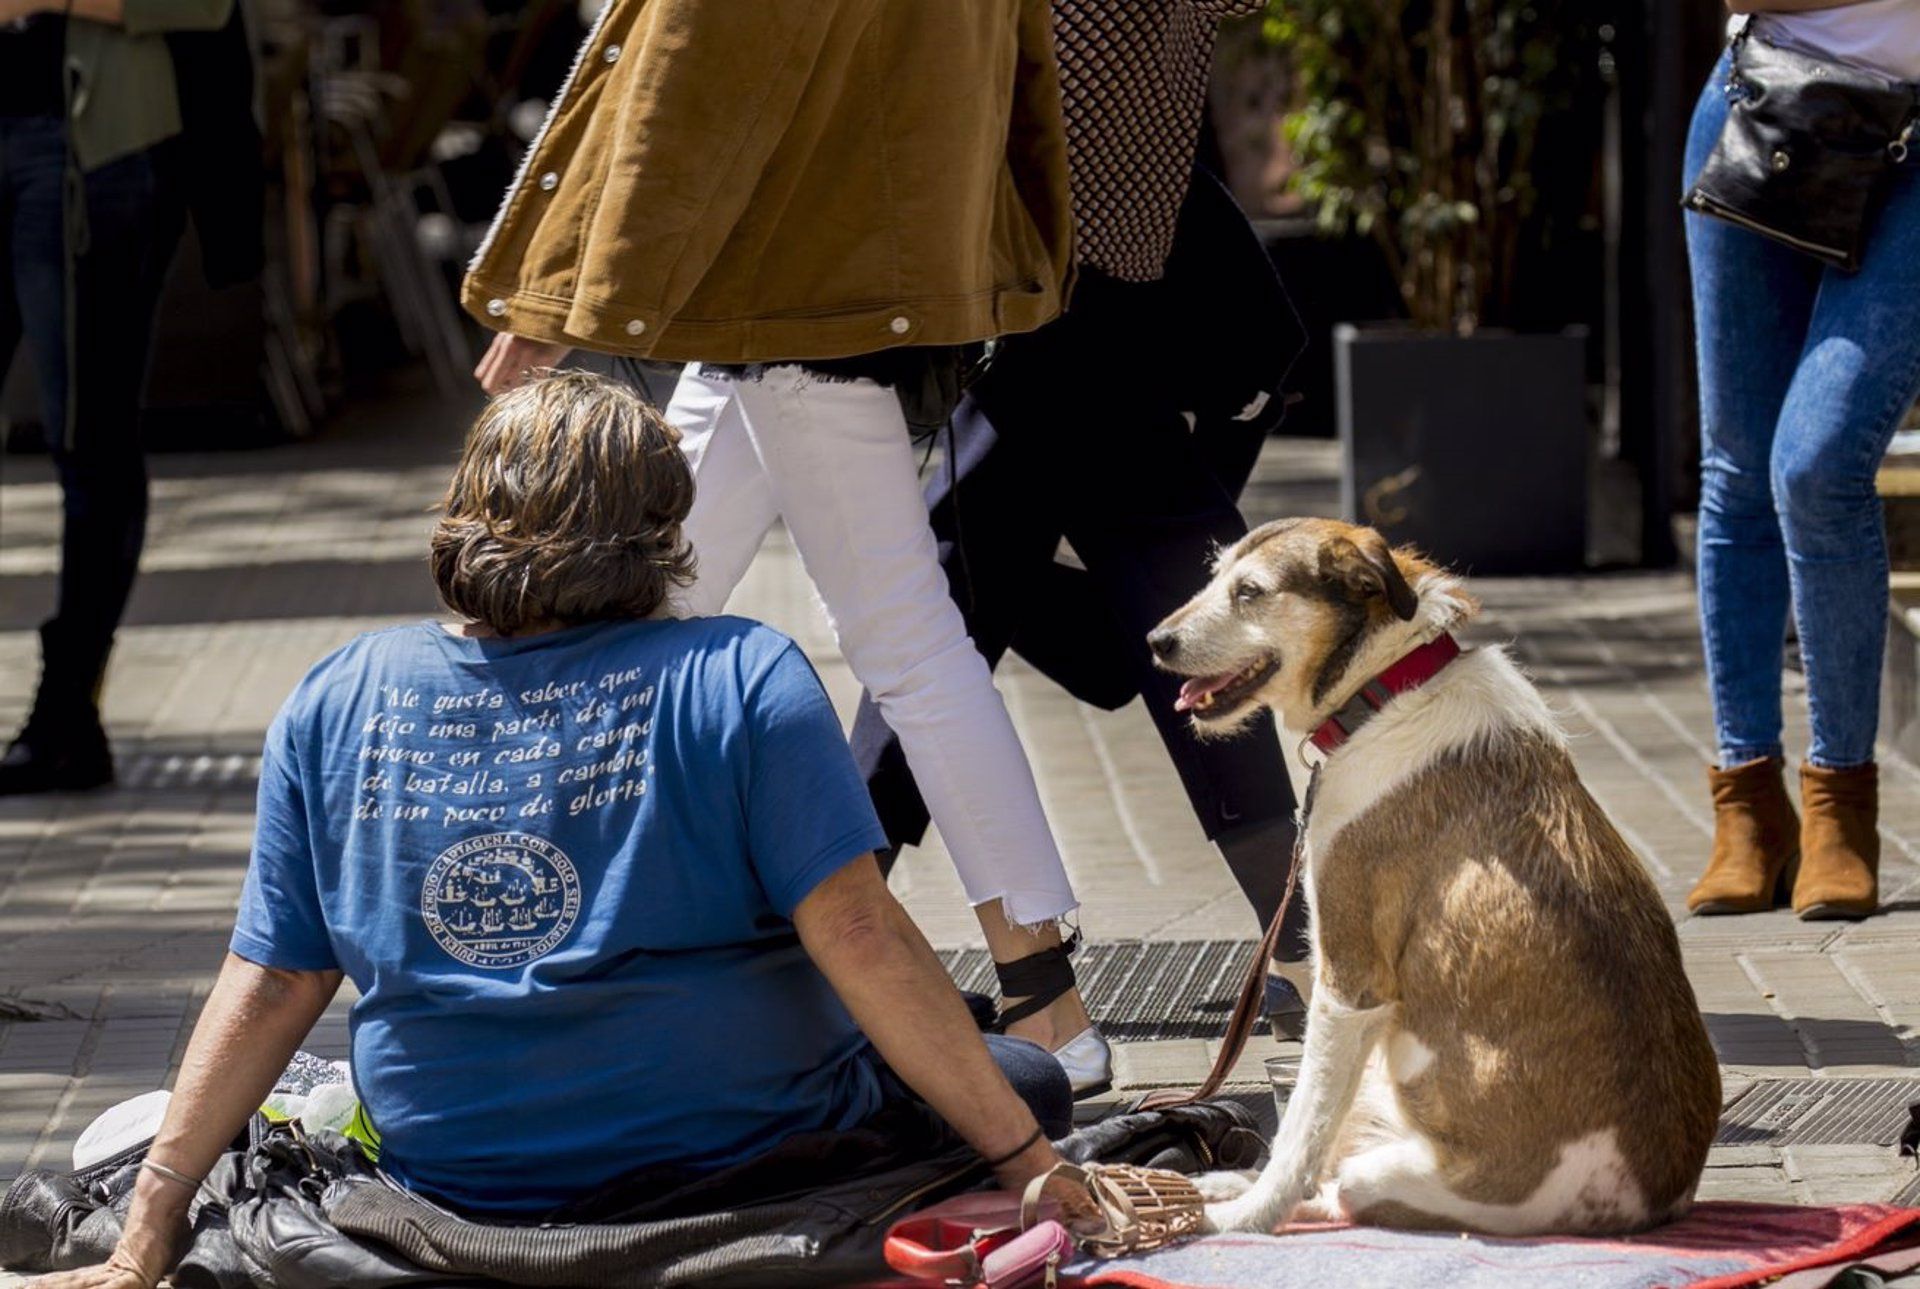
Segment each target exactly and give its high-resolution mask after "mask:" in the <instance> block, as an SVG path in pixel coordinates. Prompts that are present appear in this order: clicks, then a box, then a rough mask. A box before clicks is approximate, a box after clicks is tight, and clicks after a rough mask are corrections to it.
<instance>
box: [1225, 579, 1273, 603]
mask: <svg viewBox="0 0 1920 1289" xmlns="http://www.w3.org/2000/svg"><path fill="white" fill-rule="evenodd" d="M1266 593H1267V592H1266V588H1265V587H1263V586H1261V585H1260V584H1259V583H1258V582H1239V583H1236V584H1235V586H1234V588H1233V598H1234V599H1235V600H1237V601H1238V602H1240V603H1241V604H1252V603H1253V602H1254V601H1255V600H1257V599H1259V598H1260V597H1261V596H1263V595H1265V594H1266Z"/></svg>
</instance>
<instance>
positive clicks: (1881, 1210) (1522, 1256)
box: [1069, 1203, 1920, 1289]
mask: <svg viewBox="0 0 1920 1289" xmlns="http://www.w3.org/2000/svg"><path fill="white" fill-rule="evenodd" d="M1916 1242H1920V1209H1901V1208H1893V1207H1889V1206H1887V1205H1879V1204H1862V1205H1853V1206H1849V1207H1845V1208H1800V1207H1795V1206H1792V1205H1784V1204H1735V1203H1704V1204H1700V1205H1697V1206H1696V1207H1695V1208H1694V1211H1693V1213H1692V1214H1691V1215H1689V1216H1688V1217H1687V1218H1686V1219H1685V1220H1684V1221H1680V1222H1676V1223H1674V1224H1673V1225H1671V1226H1665V1227H1661V1228H1660V1229H1659V1230H1656V1231H1651V1232H1648V1233H1647V1234H1645V1235H1641V1236H1635V1237H1632V1238H1630V1239H1623V1240H1567V1239H1544V1240H1499V1239H1490V1238H1485V1237H1481V1236H1461V1235H1422V1234H1414V1233H1410V1232H1401V1231H1383V1230H1378V1229H1374V1228H1369V1227H1347V1226H1341V1227H1324V1226H1322V1227H1301V1228H1296V1229H1294V1230H1292V1231H1289V1232H1288V1233H1287V1234H1285V1235H1278V1236H1272V1235H1268V1236H1259V1235H1219V1236H1210V1237H1208V1238H1206V1239H1202V1240H1195V1241H1193V1242H1191V1243H1188V1244H1183V1245H1180V1246H1177V1247H1175V1248H1170V1249H1163V1250H1161V1251H1159V1252H1157V1253H1151V1254H1145V1255H1142V1256H1139V1257H1133V1258H1122V1259H1118V1260H1116V1261H1113V1262H1105V1263H1092V1262H1080V1263H1076V1264H1075V1265H1074V1266H1072V1267H1071V1268H1069V1283H1071V1284H1074V1285H1076V1286H1085V1287H1086V1289H1093V1287H1095V1286H1111V1287H1113V1289H1254V1287H1256V1286H1258V1287H1260V1289H1268V1287H1271V1289H1284V1287H1286V1286H1294V1285H1299V1286H1309V1285H1312V1286H1319V1285H1392V1286H1394V1287H1395V1289H1495V1287H1496V1286H1497V1287H1498V1289H1511V1286H1514V1285H1553V1286H1555V1289H1682V1287H1685V1289H1740V1286H1746V1285H1758V1284H1761V1283H1764V1282H1768V1281H1772V1280H1775V1279H1776V1278H1779V1277H1782V1276H1788V1275H1792V1274H1793V1273H1795V1272H1811V1271H1813V1270H1814V1269H1816V1268H1823V1267H1825V1268H1831V1269H1832V1270H1833V1271H1834V1272H1835V1273H1838V1272H1839V1271H1840V1270H1841V1269H1843V1268H1844V1267H1846V1266H1848V1265H1850V1264H1852V1263H1855V1262H1860V1261H1864V1260H1865V1259H1867V1258H1869V1257H1872V1256H1875V1255H1877V1254H1884V1253H1886V1252H1887V1251H1889V1250H1892V1249H1896V1248H1900V1247H1902V1246H1903V1245H1912V1244H1915V1243H1916ZM1825 1282H1826V1281H1825V1279H1824V1278H1822V1277H1820V1276H1817V1275H1815V1276H1811V1277H1809V1278H1807V1279H1805V1280H1802V1279H1801V1278H1799V1277H1795V1279H1794V1280H1793V1281H1792V1283H1793V1284H1794V1285H1795V1286H1796V1289H1799V1286H1801V1285H1802V1284H1824V1283H1825Z"/></svg>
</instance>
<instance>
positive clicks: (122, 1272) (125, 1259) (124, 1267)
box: [26, 1223, 186, 1289]
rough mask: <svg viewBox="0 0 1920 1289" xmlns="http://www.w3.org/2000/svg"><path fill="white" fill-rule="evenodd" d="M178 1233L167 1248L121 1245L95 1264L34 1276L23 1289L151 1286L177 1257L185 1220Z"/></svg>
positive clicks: (148, 1288) (141, 1288)
mask: <svg viewBox="0 0 1920 1289" xmlns="http://www.w3.org/2000/svg"><path fill="white" fill-rule="evenodd" d="M180 1237H181V1238H180V1240H179V1241H178V1242H177V1243H176V1245H175V1248H174V1249H173V1250H172V1251H170V1252H167V1253H159V1254H155V1253H146V1252H142V1253H133V1252H130V1251H128V1250H127V1248H126V1247H125V1246H124V1245H123V1246H122V1247H120V1248H117V1249H115V1250H114V1251H113V1254H112V1256H110V1257H109V1258H108V1259H107V1260H106V1261H105V1262H103V1263H101V1264H100V1265H99V1266H97V1267H82V1268H80V1269H79V1270H77V1271H56V1272H54V1273H53V1274H52V1275H47V1276H36V1277H34V1278H33V1279H32V1280H29V1281H27V1283H26V1289H154V1286H155V1285H157V1284H159V1283H160V1282H161V1281H162V1280H163V1279H165V1278H166V1275H167V1272H168V1271H170V1270H172V1269H173V1265H174V1263H176V1262H178V1261H179V1260H180V1249H181V1247H183V1246H184V1243H185V1237H186V1228H185V1224H184V1223H183V1224H182V1226H181V1231H180Z"/></svg>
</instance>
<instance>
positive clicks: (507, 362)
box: [473, 331, 573, 394]
mask: <svg viewBox="0 0 1920 1289" xmlns="http://www.w3.org/2000/svg"><path fill="white" fill-rule="evenodd" d="M572 352H573V349H572V347H571V346H569V345H555V344H549V343H548V342H546V341H544V340H529V339H527V338H526V337H525V336H514V335H509V334H508V333H506V332H504V331H503V332H501V333H500V334H499V335H497V336H495V337H494V338H493V343H492V344H490V345H488V346H487V352H486V353H484V354H482V355H481V356H480V365H479V366H478V367H475V368H474V369H473V378H474V379H475V380H477V381H479V382H480V388H481V389H484V390H486V391H487V393H489V394H504V393H505V392H506V391H508V390H510V389H512V388H513V387H514V386H516V385H519V384H521V383H523V382H524V381H525V380H526V379H527V378H528V377H529V376H531V375H533V373H534V372H536V371H539V370H540V369H542V368H544V367H557V366H559V365H560V364H561V363H562V362H565V361H566V357H567V355H568V354H570V353H572Z"/></svg>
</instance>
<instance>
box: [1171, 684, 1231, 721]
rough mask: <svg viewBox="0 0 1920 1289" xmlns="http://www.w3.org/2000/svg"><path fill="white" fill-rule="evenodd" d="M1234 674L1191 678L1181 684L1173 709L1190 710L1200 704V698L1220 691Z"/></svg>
mask: <svg viewBox="0 0 1920 1289" xmlns="http://www.w3.org/2000/svg"><path fill="white" fill-rule="evenodd" d="M1232 679H1233V677H1232V676H1203V677H1196V678H1194V679H1193V680H1189V681H1188V682H1187V683H1186V684H1184V685H1182V686H1180V697H1179V698H1177V699H1175V700H1174V703H1173V710H1174V711H1176V712H1190V711H1192V710H1193V709H1194V708H1196V707H1198V706H1199V705H1200V700H1201V699H1203V698H1205V697H1206V696H1207V695H1208V694H1213V693H1218V692H1219V691H1220V690H1221V689H1223V688H1224V687H1225V686H1226V683H1227V682H1228V681H1229V680H1232Z"/></svg>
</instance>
